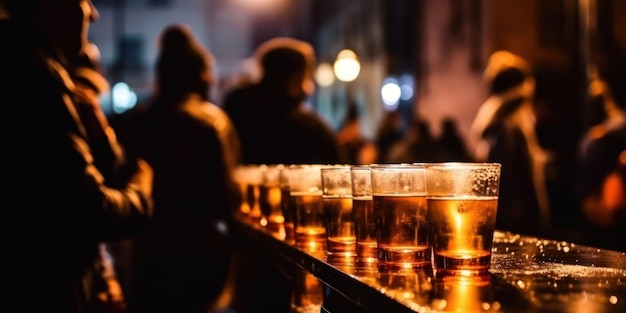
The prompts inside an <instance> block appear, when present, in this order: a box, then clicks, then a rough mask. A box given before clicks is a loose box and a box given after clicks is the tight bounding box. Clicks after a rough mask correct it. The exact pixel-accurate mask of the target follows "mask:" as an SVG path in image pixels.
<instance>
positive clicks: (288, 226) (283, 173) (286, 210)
mask: <svg viewBox="0 0 626 313" xmlns="http://www.w3.org/2000/svg"><path fill="white" fill-rule="evenodd" d="M278 185H279V186H280V211H281V213H282V214H283V218H284V221H283V225H284V228H285V241H286V242H288V243H290V244H294V243H295V229H294V226H293V210H292V208H291V200H290V198H291V190H290V188H289V168H288V167H286V166H283V167H281V168H280V169H279V173H278Z"/></svg>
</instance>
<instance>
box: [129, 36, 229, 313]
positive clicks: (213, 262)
mask: <svg viewBox="0 0 626 313" xmlns="http://www.w3.org/2000/svg"><path fill="white" fill-rule="evenodd" d="M212 66H213V59H212V56H211V55H210V54H209V52H208V51H207V50H206V49H205V48H204V47H202V46H201V44H200V43H198V42H197V41H196V40H195V38H194V37H193V33H192V31H191V29H190V28H189V27H187V26H186V25H179V24H173V25H170V26H168V27H166V28H165V29H164V30H163V32H162V33H161V36H160V39H159V54H158V57H157V62H156V91H155V94H154V96H153V98H152V99H151V101H150V104H149V106H148V108H147V109H145V111H139V112H138V113H136V115H135V116H133V118H132V119H131V120H130V122H131V123H132V127H131V130H132V132H131V134H130V138H131V142H130V143H129V144H128V145H129V146H130V147H131V148H132V149H133V150H134V151H135V152H134V153H137V154H138V155H140V156H142V157H143V158H145V159H146V160H147V161H148V162H149V163H150V165H152V167H153V168H154V188H153V189H154V193H153V197H154V218H153V220H152V222H151V223H150V224H149V226H148V227H147V231H145V232H143V233H141V234H140V235H139V236H138V237H137V240H136V241H135V243H134V249H135V262H136V263H135V264H134V265H133V266H134V270H135V274H136V276H135V277H134V279H133V281H132V290H131V295H130V299H129V300H128V302H129V308H130V310H131V311H132V312H141V313H143V312H149V313H155V312H181V313H200V312H209V311H211V310H214V309H216V308H217V306H221V305H223V304H222V303H217V302H218V301H219V300H220V297H221V296H222V294H223V292H224V290H225V288H226V286H228V283H229V278H230V277H231V276H230V273H231V271H232V270H233V269H232V267H231V263H232V261H233V253H234V243H233V242H232V234H231V233H230V229H229V227H230V226H231V225H232V223H231V222H232V220H231V219H232V217H233V216H234V212H235V210H236V209H237V208H238V205H239V201H240V197H241V196H240V194H239V189H238V187H237V186H236V185H235V182H234V181H233V175H232V173H233V170H234V168H235V167H236V166H237V165H238V164H239V159H240V155H239V146H238V138H237V135H236V133H235V132H234V128H233V126H232V124H231V122H230V120H229V118H228V116H227V115H226V113H224V112H223V111H222V109H221V108H219V107H218V106H217V105H215V104H213V103H211V102H209V101H208V98H209V94H208V93H209V90H210V87H211V85H212V83H213V76H212Z"/></svg>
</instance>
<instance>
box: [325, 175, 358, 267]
mask: <svg viewBox="0 0 626 313" xmlns="http://www.w3.org/2000/svg"><path fill="white" fill-rule="evenodd" d="M320 171H321V175H322V176H321V177H322V204H323V206H324V226H325V227H326V239H327V241H326V249H327V252H328V261H329V262H331V263H333V262H336V263H352V264H353V263H354V261H355V260H356V235H355V232H354V216H353V213H352V179H351V176H350V166H333V167H326V168H322V169H320Z"/></svg>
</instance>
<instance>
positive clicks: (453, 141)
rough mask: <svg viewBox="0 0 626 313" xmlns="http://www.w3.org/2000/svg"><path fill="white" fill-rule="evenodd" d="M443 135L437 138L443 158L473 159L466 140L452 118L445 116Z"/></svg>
mask: <svg viewBox="0 0 626 313" xmlns="http://www.w3.org/2000/svg"><path fill="white" fill-rule="evenodd" d="M441 125H442V127H441V135H440V136H439V137H438V138H437V146H438V147H439V149H440V151H441V154H442V156H441V157H442V159H443V160H444V161H472V157H471V156H470V155H469V152H468V151H467V148H466V146H465V142H464V141H463V138H461V135H460V134H459V130H458V128H457V125H456V121H455V120H454V119H452V118H445V119H443V121H442V123H441Z"/></svg>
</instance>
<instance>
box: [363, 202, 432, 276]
mask: <svg viewBox="0 0 626 313" xmlns="http://www.w3.org/2000/svg"><path fill="white" fill-rule="evenodd" d="M373 199H374V211H375V212H376V224H377V225H378V236H379V237H378V261H379V268H380V269H381V270H395V269H406V268H411V267H413V268H416V267H421V266H425V265H428V264H430V262H431V261H430V245H429V229H428V223H427V221H426V211H427V210H426V197H425V195H421V194H420V195H410V194H408V195H405V194H401V195H377V194H374V197H373Z"/></svg>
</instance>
